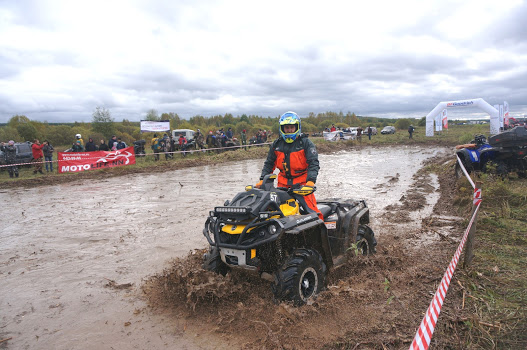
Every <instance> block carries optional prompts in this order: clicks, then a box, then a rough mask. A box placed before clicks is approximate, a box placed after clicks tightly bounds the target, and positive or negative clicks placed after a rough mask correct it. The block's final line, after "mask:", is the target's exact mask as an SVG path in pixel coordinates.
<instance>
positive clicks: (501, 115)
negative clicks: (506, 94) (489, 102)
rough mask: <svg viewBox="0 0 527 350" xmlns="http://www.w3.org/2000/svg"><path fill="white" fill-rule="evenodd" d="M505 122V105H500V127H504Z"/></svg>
mask: <svg viewBox="0 0 527 350" xmlns="http://www.w3.org/2000/svg"><path fill="white" fill-rule="evenodd" d="M504 126H505V123H504V121H503V105H500V128H503V127H504Z"/></svg>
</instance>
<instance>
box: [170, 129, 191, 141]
mask: <svg viewBox="0 0 527 350" xmlns="http://www.w3.org/2000/svg"><path fill="white" fill-rule="evenodd" d="M195 133H196V132H195V131H194V130H190V129H176V130H172V137H173V138H174V140H176V142H177V140H178V139H179V136H180V135H183V136H184V137H185V138H186V139H187V141H190V140H192V139H193V138H194V134H195Z"/></svg>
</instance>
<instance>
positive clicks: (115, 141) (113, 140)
mask: <svg viewBox="0 0 527 350" xmlns="http://www.w3.org/2000/svg"><path fill="white" fill-rule="evenodd" d="M114 143H117V136H115V135H113V136H112V137H111V138H110V140H109V141H108V148H109V149H111V150H112V151H114V149H113V144H114Z"/></svg>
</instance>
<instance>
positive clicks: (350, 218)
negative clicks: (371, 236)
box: [342, 207, 370, 248]
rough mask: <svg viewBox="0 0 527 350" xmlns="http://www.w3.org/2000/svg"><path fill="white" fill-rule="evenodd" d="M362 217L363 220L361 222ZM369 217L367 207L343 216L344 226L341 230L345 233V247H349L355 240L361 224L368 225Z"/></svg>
mask: <svg viewBox="0 0 527 350" xmlns="http://www.w3.org/2000/svg"><path fill="white" fill-rule="evenodd" d="M363 217H364V219H363V220H361V219H362V218H363ZM369 217H370V209H369V208H368V207H366V208H362V209H361V210H359V211H358V212H355V211H350V212H349V213H347V214H346V215H345V216H344V224H343V226H342V228H343V229H344V230H345V231H344V232H345V233H346V235H345V237H346V239H345V241H344V243H345V247H346V248H348V247H350V245H351V243H352V242H353V243H354V242H355V240H356V239H357V231H358V229H359V224H360V223H361V222H364V223H368V222H369Z"/></svg>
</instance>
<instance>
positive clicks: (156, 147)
mask: <svg viewBox="0 0 527 350" xmlns="http://www.w3.org/2000/svg"><path fill="white" fill-rule="evenodd" d="M150 145H151V146H150V147H151V148H152V151H154V160H155V161H158V160H159V153H161V140H160V139H159V137H157V134H154V137H153V138H152V141H150Z"/></svg>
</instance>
